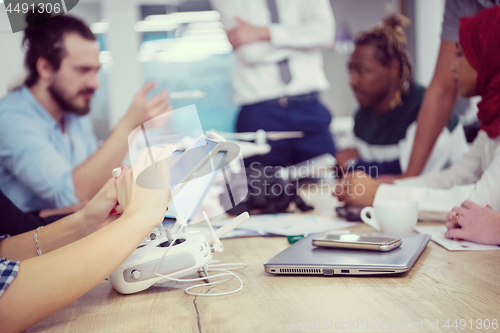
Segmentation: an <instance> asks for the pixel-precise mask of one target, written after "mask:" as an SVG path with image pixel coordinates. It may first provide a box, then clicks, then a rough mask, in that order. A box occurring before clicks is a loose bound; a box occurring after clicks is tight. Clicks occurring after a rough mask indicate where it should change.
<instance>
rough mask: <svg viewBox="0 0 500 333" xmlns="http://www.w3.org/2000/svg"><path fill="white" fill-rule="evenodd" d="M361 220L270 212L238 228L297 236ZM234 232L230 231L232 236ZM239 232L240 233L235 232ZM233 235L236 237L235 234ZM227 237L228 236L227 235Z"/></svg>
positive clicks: (259, 232) (345, 225) (339, 227)
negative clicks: (351, 220)
mask: <svg viewBox="0 0 500 333" xmlns="http://www.w3.org/2000/svg"><path fill="white" fill-rule="evenodd" d="M226 222H228V220H224V221H214V222H212V225H213V226H214V227H215V226H222V225H224V224H225V223H226ZM359 223H360V222H347V221H345V220H341V219H336V218H332V217H327V216H317V215H305V214H269V215H251V216H250V218H249V219H248V220H247V221H246V222H244V223H243V224H241V225H240V226H239V227H238V228H237V229H236V230H237V231H239V232H241V231H242V230H247V231H249V232H250V231H251V234H250V236H255V235H268V234H272V235H280V236H295V235H306V234H314V233H321V232H325V231H329V230H338V229H344V228H349V227H352V226H355V225H358V224H359ZM231 234H233V233H229V234H228V236H230V235H231ZM235 234H238V233H235ZM235 234H233V235H231V236H232V237H234V235H235ZM225 238H227V237H225Z"/></svg>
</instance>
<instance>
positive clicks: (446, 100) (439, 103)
mask: <svg viewBox="0 0 500 333" xmlns="http://www.w3.org/2000/svg"><path fill="white" fill-rule="evenodd" d="M454 61H455V44H454V43H453V42H450V41H444V40H443V41H441V45H440V48H439V55H438V59H437V62H436V70H435V72H434V76H433V78H432V82H431V84H430V86H429V88H428V89H427V91H426V92H425V96H424V100H423V101H422V106H421V107H420V111H419V114H418V121H417V131H416V134H415V141H414V144H413V149H412V152H411V157H410V162H409V165H408V169H407V171H406V173H405V176H407V177H413V176H418V175H420V174H421V173H422V170H423V169H424V167H425V165H426V163H427V160H428V159H429V156H430V155H431V152H432V149H433V147H434V144H435V143H436V140H437V138H438V137H439V134H440V133H441V131H442V130H443V128H444V127H445V126H446V124H447V123H448V121H449V119H450V115H451V113H452V112H453V107H454V105H455V102H456V99H457V85H456V83H455V79H454V76H453V72H452V70H451V64H452V63H453V62H454Z"/></svg>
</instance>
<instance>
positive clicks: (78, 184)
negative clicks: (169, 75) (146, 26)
mask: <svg viewBox="0 0 500 333" xmlns="http://www.w3.org/2000/svg"><path fill="white" fill-rule="evenodd" d="M29 15H30V14H29ZM40 19H41V18H40V16H37V14H34V15H32V16H29V17H28V22H29V23H30V25H31V26H34V27H33V28H29V29H27V30H26V31H25V33H24V39H23V45H24V46H25V47H26V55H25V65H26V69H27V70H28V76H27V78H26V80H25V82H24V85H23V86H22V87H21V88H20V89H18V90H15V91H13V92H11V93H9V94H8V95H6V96H5V97H4V98H3V99H1V100H0V189H1V190H2V192H3V193H4V194H5V195H6V196H7V197H8V198H9V199H10V200H11V201H12V202H13V203H14V204H15V205H16V206H17V207H18V208H19V209H21V210H22V211H23V212H29V211H38V210H41V209H44V208H57V207H64V206H69V205H73V204H76V203H78V202H85V201H87V200H89V199H90V198H92V197H93V196H94V195H95V194H96V193H97V192H98V191H99V189H100V188H101V187H102V186H103V185H104V183H105V182H106V181H107V180H108V179H109V177H110V172H111V170H112V169H113V168H115V167H118V166H120V165H121V163H122V161H123V159H124V158H125V155H126V153H127V149H128V146H127V143H128V136H129V134H130V133H131V132H132V130H133V129H135V128H136V127H137V126H139V125H140V124H142V123H144V122H145V121H147V120H149V119H151V118H153V117H155V116H157V115H159V114H161V113H163V112H166V111H167V110H168V109H169V101H168V97H167V94H166V92H163V93H162V94H160V95H158V96H156V97H155V98H153V99H151V100H149V101H148V100H146V94H147V92H148V91H149V90H151V89H152V88H153V86H154V84H146V85H144V86H143V87H142V88H141V89H140V90H139V92H138V93H137V94H136V95H135V97H134V99H133V101H132V103H131V105H130V108H129V109H128V110H127V112H126V114H125V116H124V117H123V118H122V119H121V120H120V121H119V122H118V124H117V125H116V127H115V128H114V129H113V131H112V132H111V134H110V135H109V137H108V139H107V140H106V141H104V143H103V144H102V146H101V147H100V148H99V149H97V144H96V138H95V136H94V133H93V130H92V126H91V123H90V119H89V117H88V116H87V114H88V113H89V111H90V101H91V99H92V96H93V94H94V92H95V90H96V89H97V88H98V87H99V82H98V80H97V72H98V71H99V68H100V66H101V65H100V62H99V47H98V45H97V43H96V41H95V37H94V35H93V34H92V32H91V31H90V29H89V28H88V27H87V26H86V25H85V23H83V22H82V21H81V20H79V19H77V18H75V17H73V16H71V15H63V16H60V17H57V18H54V19H53V20H51V21H49V22H47V23H45V24H42V25H40V26H35V25H36V24H37V23H38V22H39V20H40ZM96 149H97V150H96Z"/></svg>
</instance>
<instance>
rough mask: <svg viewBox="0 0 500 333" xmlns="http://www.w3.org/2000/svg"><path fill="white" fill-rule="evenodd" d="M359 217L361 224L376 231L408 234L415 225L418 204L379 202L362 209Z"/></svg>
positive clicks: (409, 202) (413, 202)
mask: <svg viewBox="0 0 500 333" xmlns="http://www.w3.org/2000/svg"><path fill="white" fill-rule="evenodd" d="M368 214H369V215H370V216H368ZM360 215H361V220H362V221H363V222H365V223H366V224H368V225H370V226H372V227H374V228H375V230H377V231H382V232H395V233H409V232H412V231H413V228H415V226H416V225H417V220H418V202H416V201H381V202H377V203H376V204H375V205H373V207H365V208H363V209H362V210H361V214H360Z"/></svg>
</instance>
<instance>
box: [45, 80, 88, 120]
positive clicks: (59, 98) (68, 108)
mask: <svg viewBox="0 0 500 333" xmlns="http://www.w3.org/2000/svg"><path fill="white" fill-rule="evenodd" d="M49 93H50V95H51V96H52V98H53V99H54V100H55V101H56V103H57V104H58V105H59V107H60V108H61V110H62V111H64V112H68V113H74V114H76V115H79V116H84V115H86V114H88V113H89V112H90V101H89V102H88V103H86V105H85V106H84V107H79V106H77V105H75V104H73V99H75V98H76V96H78V95H80V94H86V93H94V89H85V90H81V91H79V92H78V93H77V94H76V95H75V96H74V97H73V98H72V97H71V96H68V94H67V93H66V91H64V90H63V89H61V88H60V87H58V86H57V85H56V84H55V83H53V84H51V85H50V86H49Z"/></svg>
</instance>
